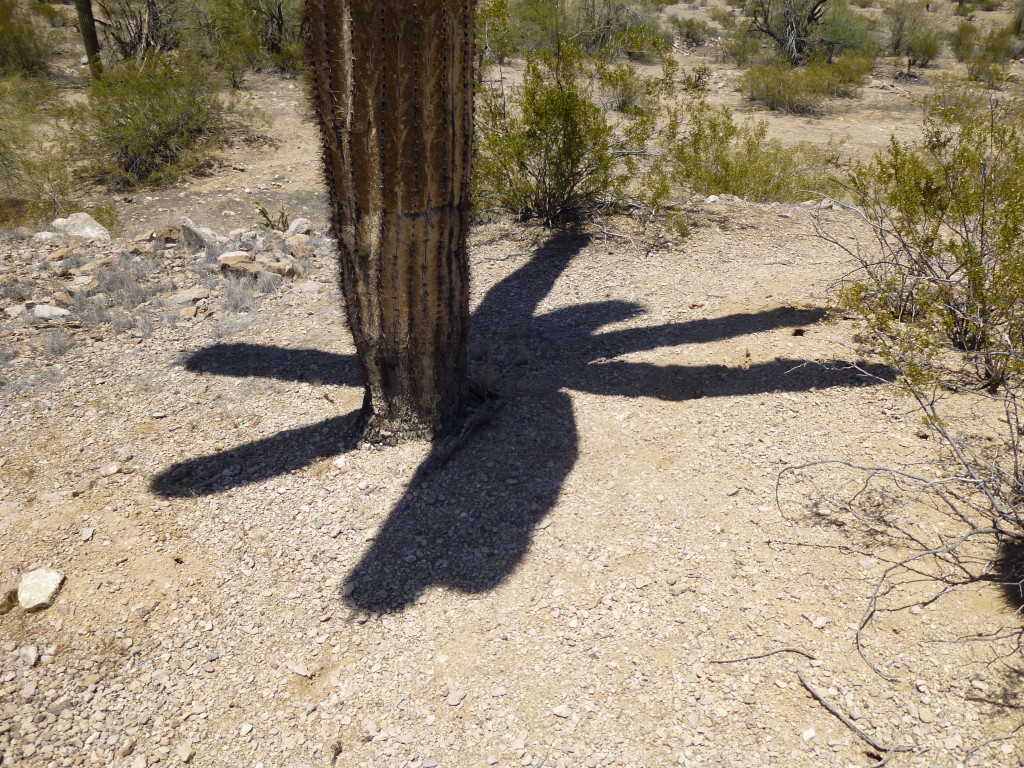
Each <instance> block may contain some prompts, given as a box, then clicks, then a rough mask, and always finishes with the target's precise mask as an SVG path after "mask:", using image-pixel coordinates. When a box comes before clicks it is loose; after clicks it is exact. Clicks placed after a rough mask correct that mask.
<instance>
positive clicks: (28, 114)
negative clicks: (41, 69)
mask: <svg viewBox="0 0 1024 768" xmlns="http://www.w3.org/2000/svg"><path fill="white" fill-rule="evenodd" d="M54 94H55V91H54V90H53V88H52V87H51V86H50V85H49V84H48V83H47V82H46V81H45V80H42V79H33V80H28V79H24V78H19V77H9V78H0V224H5V225H12V224H19V223H30V222H34V221H37V220H41V219H47V220H48V219H51V218H53V217H54V216H59V215H62V214H64V213H65V212H66V206H67V204H68V203H69V202H70V201H71V200H72V198H73V193H74V190H75V188H76V186H77V184H76V182H75V180H74V179H73V177H72V173H71V167H72V161H71V157H70V155H69V150H68V142H67V141H66V139H65V138H64V137H63V135H62V133H61V131H59V130H56V131H51V130H48V129H47V130H44V127H45V123H44V118H46V117H47V116H49V117H54V118H55V117H59V109H56V108H54V102H55V98H54Z"/></svg>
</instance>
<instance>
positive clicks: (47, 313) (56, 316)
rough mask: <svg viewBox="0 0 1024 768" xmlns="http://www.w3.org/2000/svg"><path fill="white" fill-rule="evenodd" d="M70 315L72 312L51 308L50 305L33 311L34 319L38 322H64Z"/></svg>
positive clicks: (38, 307) (37, 307)
mask: <svg viewBox="0 0 1024 768" xmlns="http://www.w3.org/2000/svg"><path fill="white" fill-rule="evenodd" d="M70 314H71V311H70V310H67V309H64V308H63V307H51V306H50V305H49V304H40V305H38V306H36V307H34V308H33V309H32V317H34V318H35V319H36V320H64V319H66V318H67V317H68V315H70Z"/></svg>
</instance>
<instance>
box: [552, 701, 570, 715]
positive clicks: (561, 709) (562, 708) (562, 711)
mask: <svg viewBox="0 0 1024 768" xmlns="http://www.w3.org/2000/svg"><path fill="white" fill-rule="evenodd" d="M551 714H553V715H554V716H555V717H571V716H572V710H571V709H569V707H567V706H566V705H565V704H559V705H558V706H557V707H555V708H554V709H552V710H551Z"/></svg>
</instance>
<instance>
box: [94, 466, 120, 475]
mask: <svg viewBox="0 0 1024 768" xmlns="http://www.w3.org/2000/svg"><path fill="white" fill-rule="evenodd" d="M120 471H121V467H120V465H118V464H104V465H103V466H102V467H100V469H99V472H100V477H113V476H114V475H116V474H117V473H118V472H120Z"/></svg>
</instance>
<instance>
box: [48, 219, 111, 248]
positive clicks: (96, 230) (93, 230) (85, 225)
mask: <svg viewBox="0 0 1024 768" xmlns="http://www.w3.org/2000/svg"><path fill="white" fill-rule="evenodd" d="M50 226H51V227H53V228H54V229H55V230H56V231H57V232H61V233H63V234H65V235H72V236H75V237H82V238H85V239H86V240H99V241H101V242H104V243H106V242H109V241H110V232H109V231H108V230H107V228H106V227H104V226H103V225H102V224H100V223H99V222H98V221H96V219H94V218H93V217H92V216H90V215H89V214H88V213H83V212H81V211H79V212H78V213H72V214H71V215H70V216H68V217H67V218H66V219H54V220H53V221H51V222H50Z"/></svg>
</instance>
